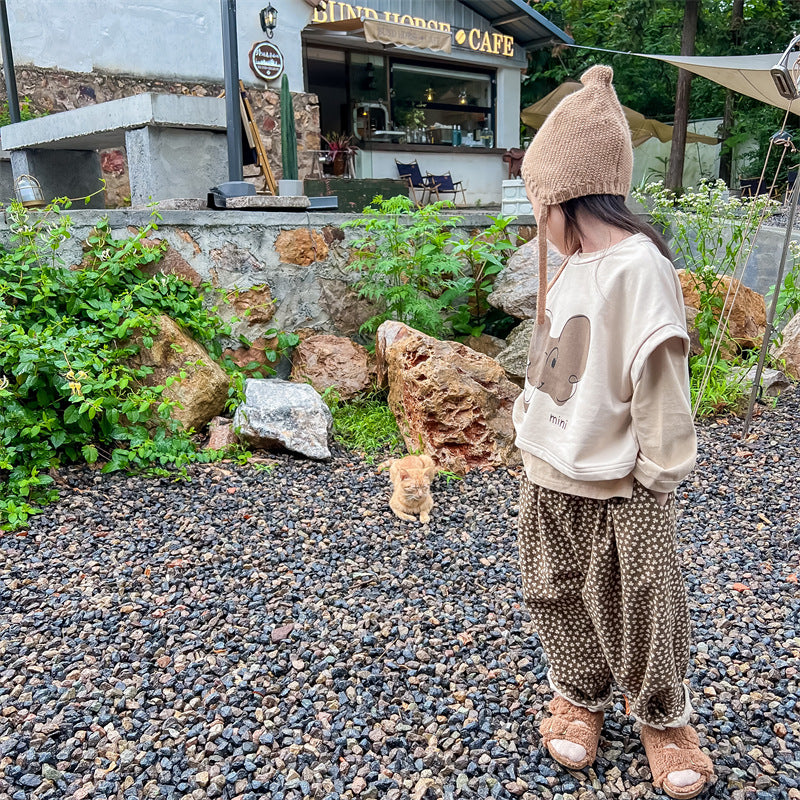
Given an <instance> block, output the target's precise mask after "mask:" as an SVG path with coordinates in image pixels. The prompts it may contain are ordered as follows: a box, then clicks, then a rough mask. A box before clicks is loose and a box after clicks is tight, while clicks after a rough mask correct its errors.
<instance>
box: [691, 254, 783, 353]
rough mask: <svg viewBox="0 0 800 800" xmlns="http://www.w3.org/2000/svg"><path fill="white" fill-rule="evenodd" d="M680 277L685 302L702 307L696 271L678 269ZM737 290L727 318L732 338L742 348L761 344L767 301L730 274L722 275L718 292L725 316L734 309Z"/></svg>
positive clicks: (694, 306)
mask: <svg viewBox="0 0 800 800" xmlns="http://www.w3.org/2000/svg"><path fill="white" fill-rule="evenodd" d="M678 277H679V278H680V281H681V291H682V292H683V302H684V303H685V304H686V305H687V306H691V307H692V308H697V309H699V308H700V293H699V292H698V290H697V279H696V277H695V275H694V273H693V272H690V271H689V270H685V269H679V270H678ZM732 281H733V287H732V288H731V289H730V295H729V294H728V289H729V287H730V286H731V282H732ZM734 293H736V301H735V302H734V303H733V311H732V312H731V315H730V319H729V320H728V332H729V333H730V336H731V339H732V340H733V341H734V342H735V343H736V344H737V345H739V347H741V348H742V349H749V348H754V347H760V346H761V340H762V338H763V336H764V331H765V330H766V327H767V309H766V305H765V303H764V296H763V295H760V294H759V293H758V292H754V291H753V290H752V289H749V288H748V287H747V286H745V285H744V284H741V283H740V282H739V281H738V280H735V279H733V278H731V277H730V276H728V275H722V276H720V283H719V286H718V287H717V295H718V296H719V297H720V299H724V300H725V309H724V315H725V316H727V315H728V312H729V311H730V309H731V302H732V299H733V295H734ZM726 298H727V299H726Z"/></svg>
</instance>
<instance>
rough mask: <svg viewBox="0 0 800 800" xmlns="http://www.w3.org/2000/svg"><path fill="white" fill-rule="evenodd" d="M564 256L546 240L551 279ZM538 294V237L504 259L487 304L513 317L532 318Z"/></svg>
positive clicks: (548, 275) (534, 314) (548, 268)
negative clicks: (504, 263) (502, 267)
mask: <svg viewBox="0 0 800 800" xmlns="http://www.w3.org/2000/svg"><path fill="white" fill-rule="evenodd" d="M563 260H564V256H562V255H561V253H559V252H558V250H556V249H555V248H554V247H553V246H552V245H551V244H550V243H549V242H548V243H547V279H548V280H551V279H552V278H553V276H554V275H555V274H556V272H557V271H558V268H559V267H560V266H561V262H562V261H563ZM538 293H539V239H538V238H536V239H531V240H530V241H529V242H525V244H523V245H522V247H520V248H519V250H517V252H516V253H514V255H513V256H511V258H510V259H509V260H508V264H506V266H505V269H504V270H503V271H502V272H500V273H499V274H498V275H497V277H496V278H495V281H494V288H493V290H492V293H491V294H490V295H489V296H488V297H487V298H486V300H487V302H488V303H489V305H491V306H494V307H495V308H499V309H502V310H503V311H505V312H506V314H508V315H509V316H512V317H517V319H534V318H535V317H536V295H537V294H538Z"/></svg>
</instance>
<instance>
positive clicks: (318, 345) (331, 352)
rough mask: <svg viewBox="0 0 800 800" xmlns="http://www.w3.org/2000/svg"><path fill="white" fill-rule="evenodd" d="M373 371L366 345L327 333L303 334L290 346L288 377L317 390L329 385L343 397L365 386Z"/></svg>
mask: <svg viewBox="0 0 800 800" xmlns="http://www.w3.org/2000/svg"><path fill="white" fill-rule="evenodd" d="M374 374H375V370H374V368H373V367H372V364H371V363H370V357H369V353H368V352H367V350H366V348H364V347H362V346H361V345H360V344H356V343H355V342H353V341H351V340H350V339H347V338H345V337H342V336H333V335H331V334H328V333H323V334H317V335H314V336H307V337H306V338H305V339H303V340H302V341H301V342H300V344H298V345H297V347H295V349H294V355H293V356H292V374H291V379H292V380H293V381H295V382H296V383H310V384H311V385H312V386H313V387H314V388H315V389H316V390H317V391H318V392H324V391H325V390H326V389H329V388H333V389H335V390H336V391H337V393H338V394H339V397H341V398H342V399H344V400H347V399H349V398H351V397H352V396H353V395H355V394H358V393H359V392H362V391H364V390H365V389H369V387H370V386H371V384H372V379H373V376H374Z"/></svg>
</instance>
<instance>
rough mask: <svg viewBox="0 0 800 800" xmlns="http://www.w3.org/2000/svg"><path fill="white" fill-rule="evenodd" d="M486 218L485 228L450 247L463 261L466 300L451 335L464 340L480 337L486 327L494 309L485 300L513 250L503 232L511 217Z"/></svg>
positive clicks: (511, 219) (453, 321) (513, 247)
mask: <svg viewBox="0 0 800 800" xmlns="http://www.w3.org/2000/svg"><path fill="white" fill-rule="evenodd" d="M488 216H489V219H490V220H492V224H491V225H490V226H489V227H488V228H486V229H485V230H482V231H479V232H477V233H476V234H475V235H473V236H470V237H468V238H465V239H459V240H458V241H457V242H455V244H454V246H453V253H454V254H455V255H457V256H460V257H461V258H463V259H464V261H465V262H466V264H467V266H468V267H469V274H468V276H467V287H468V294H469V299H468V301H467V302H466V303H464V304H462V305H461V306H460V307H459V308H458V309H457V310H456V313H455V314H454V316H453V319H452V325H453V329H454V330H455V332H456V333H459V334H463V335H466V336H480V335H481V334H482V333H483V332H484V329H485V328H486V327H487V324H489V322H490V316H491V314H492V312H493V310H494V309H492V307H491V306H490V305H489V304H488V303H487V302H486V298H487V297H488V296H489V294H490V292H491V291H492V286H493V285H494V278H495V276H496V275H497V274H498V273H500V272H501V271H502V270H503V268H504V267H505V266H506V264H507V263H508V258H509V256H510V255H511V253H512V252H513V251H514V250H516V247H515V245H513V244H512V243H511V241H510V239H509V236H508V231H507V228H508V226H509V225H510V224H511V223H512V222H513V221H514V219H515V217H503V216H496V217H493V216H491V215H488ZM503 316H507V315H499V317H500V318H501V319H502V317H503Z"/></svg>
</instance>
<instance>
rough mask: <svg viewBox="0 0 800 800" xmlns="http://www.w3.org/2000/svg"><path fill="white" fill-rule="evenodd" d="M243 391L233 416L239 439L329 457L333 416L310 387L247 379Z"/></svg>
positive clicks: (311, 455)
mask: <svg viewBox="0 0 800 800" xmlns="http://www.w3.org/2000/svg"><path fill="white" fill-rule="evenodd" d="M244 391H245V402H244V404H242V405H241V406H239V408H237V409H236V414H235V415H234V417H233V425H234V429H235V430H236V433H237V435H238V436H239V438H240V439H241V440H242V441H244V442H245V443H246V444H248V445H249V446H250V447H256V448H265V449H274V448H275V447H284V448H286V449H287V450H291V451H292V452H294V453H299V454H300V455H304V456H307V457H308V458H315V459H325V458H330V457H331V452H330V450H329V449H328V437H329V436H330V433H331V428H332V427H333V417H332V416H331V412H330V410H329V409H328V407H327V406H326V405H325V403H324V402H323V400H322V398H321V397H320V396H319V394H318V393H317V392H316V391H315V390H314V388H313V387H312V386H309V385H308V384H299V383H291V382H290V381H283V380H278V379H275V378H267V379H257V378H249V379H248V380H247V381H245V389H244Z"/></svg>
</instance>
